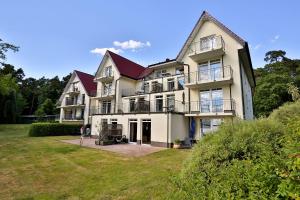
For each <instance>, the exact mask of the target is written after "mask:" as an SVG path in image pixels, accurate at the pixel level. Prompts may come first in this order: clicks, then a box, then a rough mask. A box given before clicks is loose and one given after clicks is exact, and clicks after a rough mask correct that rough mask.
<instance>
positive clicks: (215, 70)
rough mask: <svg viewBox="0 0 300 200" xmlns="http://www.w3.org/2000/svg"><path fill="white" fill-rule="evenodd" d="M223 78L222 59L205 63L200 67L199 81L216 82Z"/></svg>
mask: <svg viewBox="0 0 300 200" xmlns="http://www.w3.org/2000/svg"><path fill="white" fill-rule="evenodd" d="M222 76H223V69H222V65H221V61H220V59H218V60H212V61H208V62H204V63H201V64H199V66H198V81H208V80H211V81H214V80H218V79H221V78H222Z"/></svg>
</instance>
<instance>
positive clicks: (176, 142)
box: [173, 139, 181, 149]
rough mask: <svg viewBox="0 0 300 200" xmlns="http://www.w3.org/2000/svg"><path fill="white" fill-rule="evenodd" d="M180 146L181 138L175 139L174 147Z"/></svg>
mask: <svg viewBox="0 0 300 200" xmlns="http://www.w3.org/2000/svg"><path fill="white" fill-rule="evenodd" d="M180 147H181V141H180V140H179V139H176V140H175V141H174V144H173V148H174V149H179V148H180Z"/></svg>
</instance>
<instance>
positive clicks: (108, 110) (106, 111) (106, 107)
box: [102, 101, 111, 114]
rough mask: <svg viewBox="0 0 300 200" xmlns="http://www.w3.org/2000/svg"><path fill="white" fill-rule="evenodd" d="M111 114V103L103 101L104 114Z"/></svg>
mask: <svg viewBox="0 0 300 200" xmlns="http://www.w3.org/2000/svg"><path fill="white" fill-rule="evenodd" d="M109 113H111V101H102V114H109Z"/></svg>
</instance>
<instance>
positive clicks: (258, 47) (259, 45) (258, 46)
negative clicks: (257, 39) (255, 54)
mask: <svg viewBox="0 0 300 200" xmlns="http://www.w3.org/2000/svg"><path fill="white" fill-rule="evenodd" d="M260 47H261V44H257V45H255V46H254V48H253V49H254V50H258V49H260Z"/></svg>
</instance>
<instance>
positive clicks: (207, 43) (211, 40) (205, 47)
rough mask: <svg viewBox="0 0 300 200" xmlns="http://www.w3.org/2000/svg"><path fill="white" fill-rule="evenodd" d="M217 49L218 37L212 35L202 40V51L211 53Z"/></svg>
mask: <svg viewBox="0 0 300 200" xmlns="http://www.w3.org/2000/svg"><path fill="white" fill-rule="evenodd" d="M215 48H217V37H216V36H215V35H210V36H208V37H204V38H201V39H200V51H209V50H212V49H215Z"/></svg>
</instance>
